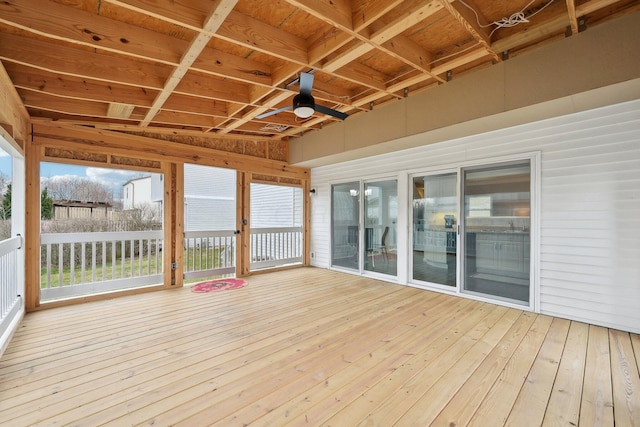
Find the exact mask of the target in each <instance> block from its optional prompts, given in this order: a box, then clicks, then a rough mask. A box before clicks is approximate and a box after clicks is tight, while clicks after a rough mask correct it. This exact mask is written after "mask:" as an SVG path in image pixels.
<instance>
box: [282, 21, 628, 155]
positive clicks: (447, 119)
mask: <svg viewBox="0 0 640 427" xmlns="http://www.w3.org/2000/svg"><path fill="white" fill-rule="evenodd" d="M638 40H640V11H638V12H635V13H631V14H629V15H626V16H623V17H621V18H618V19H614V20H611V21H609V22H606V23H604V24H602V25H599V26H597V27H594V28H588V29H587V30H586V31H585V32H582V33H579V34H576V35H573V36H571V37H568V38H566V39H564V40H560V41H557V42H554V43H550V44H548V45H546V46H543V47H540V48H538V49H535V50H532V51H530V52H527V53H524V54H522V55H520V56H517V57H514V58H512V59H508V60H506V61H503V62H500V63H498V64H495V65H493V66H491V67H488V68H485V69H483V70H479V71H476V72H473V73H469V74H466V75H464V76H460V77H459V78H456V76H455V75H454V76H453V80H452V81H450V82H448V83H446V84H443V85H440V86H438V87H435V88H432V89H428V90H425V91H424V92H422V93H419V94H416V95H410V96H409V97H407V98H405V99H403V100H400V101H396V102H393V103H390V104H388V105H386V106H383V107H380V108H377V109H374V110H373V111H370V112H367V113H362V114H358V115H355V116H353V117H349V118H348V119H347V120H345V121H344V122H341V123H336V124H333V125H331V126H327V127H325V128H324V129H323V130H322V131H317V132H311V133H308V134H306V135H305V136H303V137H300V138H297V139H294V140H292V141H291V144H290V162H291V163H292V164H295V165H298V166H304V167H315V166H322V165H328V164H332V163H336V162H339V161H345V160H353V159H357V158H360V157H366V156H372V155H376V154H382V153H388V152H392V151H396V150H399V149H404V148H410V147H416V146H419V145H426V144H432V143H436V142H440V141H447V140H451V139H454V138H460V137H464V136H469V135H474V134H479V133H484V132H488V131H491V130H497V129H502V128H506V127H510V126H516V125H519V124H524V123H529V122H532V121H537V120H543V119H547V118H552V117H556V116H561V115H565V114H571V113H575V112H579V111H587V110H590V109H593V108H597V107H602V106H605V105H610V104H613V103H619V102H624V101H629V100H633V99H637V98H638V97H640V43H638V42H637V41H638ZM623 83H626V84H623ZM412 135H419V136H420V137H419V138H407V137H409V136H412Z"/></svg>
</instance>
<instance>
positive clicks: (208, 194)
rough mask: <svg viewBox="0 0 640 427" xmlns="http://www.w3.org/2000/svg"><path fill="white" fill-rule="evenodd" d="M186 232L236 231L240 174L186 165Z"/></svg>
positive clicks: (229, 170)
mask: <svg viewBox="0 0 640 427" xmlns="http://www.w3.org/2000/svg"><path fill="white" fill-rule="evenodd" d="M184 229H185V231H197V230H235V229H236V172H235V171H234V170H232V169H222V168H214V167H208V166H198V165H191V164H185V165H184Z"/></svg>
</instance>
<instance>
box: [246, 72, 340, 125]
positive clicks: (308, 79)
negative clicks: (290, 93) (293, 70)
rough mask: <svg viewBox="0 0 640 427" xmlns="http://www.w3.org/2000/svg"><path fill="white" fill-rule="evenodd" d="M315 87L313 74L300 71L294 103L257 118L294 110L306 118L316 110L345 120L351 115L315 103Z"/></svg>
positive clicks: (299, 115) (296, 113)
mask: <svg viewBox="0 0 640 427" xmlns="http://www.w3.org/2000/svg"><path fill="white" fill-rule="evenodd" d="M312 88H313V74H311V73H300V93H298V94H297V95H296V96H294V97H293V105H290V106H287V107H283V108H278V109H277V110H273V111H268V112H266V113H263V114H260V115H259V116H256V119H264V118H265V117H269V116H273V115H274V114H278V113H281V112H283V111H288V110H293V113H294V114H295V115H296V116H298V117H300V118H302V119H306V118H308V117H311V116H312V115H313V112H314V111H317V112H319V113H323V114H327V115H329V116H333V117H337V118H339V119H340V120H344V119H346V118H347V117H349V115H348V114H346V113H343V112H341V111H338V110H334V109H333V108H329V107H325V106H323V105H318V104H316V103H315V101H314V99H313V96H311V89H312Z"/></svg>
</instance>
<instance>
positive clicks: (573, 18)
mask: <svg viewBox="0 0 640 427" xmlns="http://www.w3.org/2000/svg"><path fill="white" fill-rule="evenodd" d="M567 13H568V14H569V22H570V23H571V34H578V15H577V14H576V2H575V0H567Z"/></svg>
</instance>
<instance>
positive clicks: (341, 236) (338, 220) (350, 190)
mask: <svg viewBox="0 0 640 427" xmlns="http://www.w3.org/2000/svg"><path fill="white" fill-rule="evenodd" d="M359 220H360V183H359V182H348V183H344V184H335V185H332V186H331V233H332V236H331V237H332V238H331V265H332V266H333V267H341V268H348V269H353V270H359V269H360V267H359V263H358V260H359V253H360V251H359V248H360V233H359V224H360V223H359Z"/></svg>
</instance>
